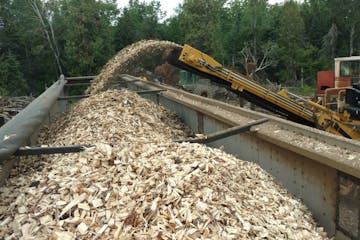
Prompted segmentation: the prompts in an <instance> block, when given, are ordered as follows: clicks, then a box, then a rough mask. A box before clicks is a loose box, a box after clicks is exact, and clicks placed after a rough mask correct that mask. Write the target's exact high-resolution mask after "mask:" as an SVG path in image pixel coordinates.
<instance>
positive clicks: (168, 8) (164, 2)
mask: <svg viewBox="0 0 360 240" xmlns="http://www.w3.org/2000/svg"><path fill="white" fill-rule="evenodd" d="M145 1H146V2H151V0H145ZM159 1H160V4H161V9H162V10H163V11H165V12H166V16H167V17H170V16H172V15H174V14H175V8H176V7H177V6H178V5H179V4H180V3H182V2H183V0H159ZM117 2H118V5H119V7H124V6H126V5H127V4H128V0H117ZM282 2H284V0H269V3H270V4H275V3H282Z"/></svg>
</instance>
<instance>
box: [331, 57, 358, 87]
mask: <svg viewBox="0 0 360 240" xmlns="http://www.w3.org/2000/svg"><path fill="white" fill-rule="evenodd" d="M359 80H360V56H354V57H342V58H335V88H342V87H352V86H353V85H354V84H355V85H356V84H359Z"/></svg>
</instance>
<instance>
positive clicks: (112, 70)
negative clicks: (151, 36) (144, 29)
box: [86, 40, 180, 94]
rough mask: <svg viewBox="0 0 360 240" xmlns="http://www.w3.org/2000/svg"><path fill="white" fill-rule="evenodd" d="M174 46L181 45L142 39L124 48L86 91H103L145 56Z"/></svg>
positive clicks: (92, 92)
mask: <svg viewBox="0 0 360 240" xmlns="http://www.w3.org/2000/svg"><path fill="white" fill-rule="evenodd" d="M174 47H180V45H178V44H176V43H173V42H169V41H158V40H142V41H139V42H136V43H134V44H131V45H129V46H127V47H125V48H123V49H122V50H120V51H119V52H118V53H117V54H116V55H114V57H112V59H110V60H109V61H108V62H107V63H106V65H105V66H104V67H103V69H102V70H101V72H100V74H99V75H98V76H97V77H96V78H95V79H94V81H93V82H92V84H91V86H90V87H89V88H88V89H87V91H86V92H87V93H89V94H95V93H99V92H101V91H103V90H104V89H106V88H107V87H108V85H109V84H110V83H111V82H112V81H113V80H114V79H117V78H118V76H119V75H121V74H124V73H129V72H131V71H132V70H134V68H135V67H136V66H138V64H139V62H141V61H142V59H143V58H144V57H146V56H154V55H156V54H162V53H163V52H164V51H165V50H166V49H167V48H174Z"/></svg>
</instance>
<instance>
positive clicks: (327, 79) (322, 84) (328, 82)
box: [317, 71, 335, 94]
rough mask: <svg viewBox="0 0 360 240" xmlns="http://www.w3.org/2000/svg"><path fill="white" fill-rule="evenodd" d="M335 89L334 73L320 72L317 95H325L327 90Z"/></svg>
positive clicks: (318, 74)
mask: <svg viewBox="0 0 360 240" xmlns="http://www.w3.org/2000/svg"><path fill="white" fill-rule="evenodd" d="M334 87H335V74H334V71H320V72H318V73H317V94H324V93H325V89H327V88H334Z"/></svg>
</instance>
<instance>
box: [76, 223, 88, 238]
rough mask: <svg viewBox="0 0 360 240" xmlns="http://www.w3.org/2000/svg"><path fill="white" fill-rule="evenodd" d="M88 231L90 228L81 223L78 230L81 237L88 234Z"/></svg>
mask: <svg viewBox="0 0 360 240" xmlns="http://www.w3.org/2000/svg"><path fill="white" fill-rule="evenodd" d="M88 229H89V227H88V226H87V225H86V223H84V222H82V223H80V224H79V225H78V227H77V230H78V231H79V233H80V234H81V235H85V234H86V233H87V232H88Z"/></svg>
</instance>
